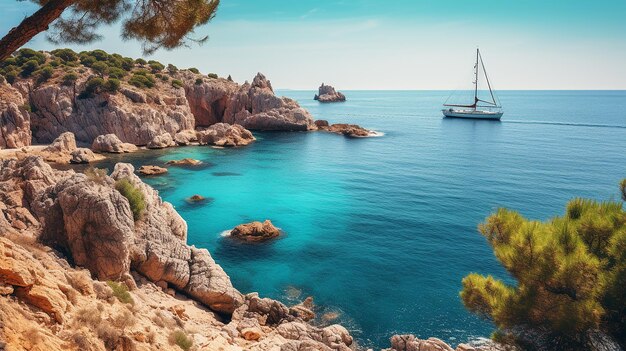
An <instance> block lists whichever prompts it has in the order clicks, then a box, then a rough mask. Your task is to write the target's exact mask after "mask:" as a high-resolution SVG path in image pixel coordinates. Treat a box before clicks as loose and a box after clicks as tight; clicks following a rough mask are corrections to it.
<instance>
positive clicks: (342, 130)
mask: <svg viewBox="0 0 626 351" xmlns="http://www.w3.org/2000/svg"><path fill="white" fill-rule="evenodd" d="M318 129H319V130H323V131H327V132H331V133H337V134H342V135H345V136H347V137H354V138H363V137H369V136H372V135H374V133H373V132H371V131H369V130H367V129H365V128H363V127H361V126H358V125H356V124H345V123H337V124H331V125H330V126H324V125H319V126H318Z"/></svg>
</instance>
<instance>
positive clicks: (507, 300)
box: [461, 183, 626, 348]
mask: <svg viewBox="0 0 626 351" xmlns="http://www.w3.org/2000/svg"><path fill="white" fill-rule="evenodd" d="M623 184H624V186H625V187H626V183H623ZM622 189H624V187H622ZM625 197H626V196H625ZM479 230H480V232H481V233H482V234H483V235H484V236H485V237H486V238H487V241H488V242H489V244H490V245H491V246H492V248H493V250H494V253H495V255H496V258H497V259H498V260H499V261H500V262H501V263H502V265H503V266H504V268H506V270H507V271H508V272H509V273H510V274H511V276H512V277H513V278H515V279H516V281H517V284H506V283H504V282H503V281H501V280H498V279H495V278H493V277H491V276H487V277H485V276H482V275H478V274H474V273H473V274H470V275H468V276H466V277H465V278H464V279H463V290H462V292H461V298H462V300H463V303H464V305H465V306H466V307H467V308H468V309H469V310H470V311H472V312H474V313H476V314H478V315H481V316H483V317H486V318H488V319H491V320H493V321H494V323H495V324H496V326H497V327H498V328H499V332H500V333H501V334H504V335H506V330H510V329H511V328H514V327H516V326H528V327H531V328H537V329H541V330H546V331H548V332H550V333H551V334H552V339H554V340H556V341H557V342H560V343H562V344H564V345H570V346H571V347H572V348H580V347H582V346H581V344H580V343H584V342H585V340H584V339H585V337H584V335H586V332H588V331H589V330H592V329H598V328H602V329H604V330H605V331H607V332H609V333H610V334H612V335H613V336H615V337H616V338H617V340H618V341H620V342H621V343H622V344H623V343H624V342H626V329H624V328H623V326H624V325H626V294H624V286H626V212H625V211H624V210H623V208H622V203H620V202H615V201H607V202H597V201H594V200H584V199H574V200H572V201H570V202H569V204H568V205H567V208H566V214H565V215H564V216H562V217H555V218H553V219H551V220H549V221H546V222H539V221H530V220H527V219H525V218H524V217H522V216H521V215H520V214H519V213H517V212H514V211H510V210H506V209H499V210H498V211H497V212H496V213H495V214H493V215H491V216H490V217H489V218H487V220H486V221H485V222H484V223H483V224H481V225H480V226H479ZM568 347H569V346H568Z"/></svg>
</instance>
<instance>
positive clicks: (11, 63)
mask: <svg viewBox="0 0 626 351" xmlns="http://www.w3.org/2000/svg"><path fill="white" fill-rule="evenodd" d="M7 66H19V63H18V62H17V59H16V58H15V57H9V58H6V59H4V60H2V61H0V67H2V68H5V67H7Z"/></svg>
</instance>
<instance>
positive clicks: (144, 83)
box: [128, 72, 155, 88]
mask: <svg viewBox="0 0 626 351" xmlns="http://www.w3.org/2000/svg"><path fill="white" fill-rule="evenodd" d="M128 83H129V84H132V85H134V86H136V87H137V88H152V87H153V86H154V84H155V80H154V77H153V76H152V75H151V74H149V73H143V72H135V73H133V76H132V77H131V78H130V79H129V80H128Z"/></svg>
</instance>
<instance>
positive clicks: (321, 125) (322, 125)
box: [315, 119, 328, 128]
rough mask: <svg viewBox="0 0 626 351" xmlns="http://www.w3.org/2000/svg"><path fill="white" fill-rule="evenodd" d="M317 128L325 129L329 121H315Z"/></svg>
mask: <svg viewBox="0 0 626 351" xmlns="http://www.w3.org/2000/svg"><path fill="white" fill-rule="evenodd" d="M315 126H316V127H317V128H324V127H328V121H327V120H325V119H318V120H316V121H315Z"/></svg>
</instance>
